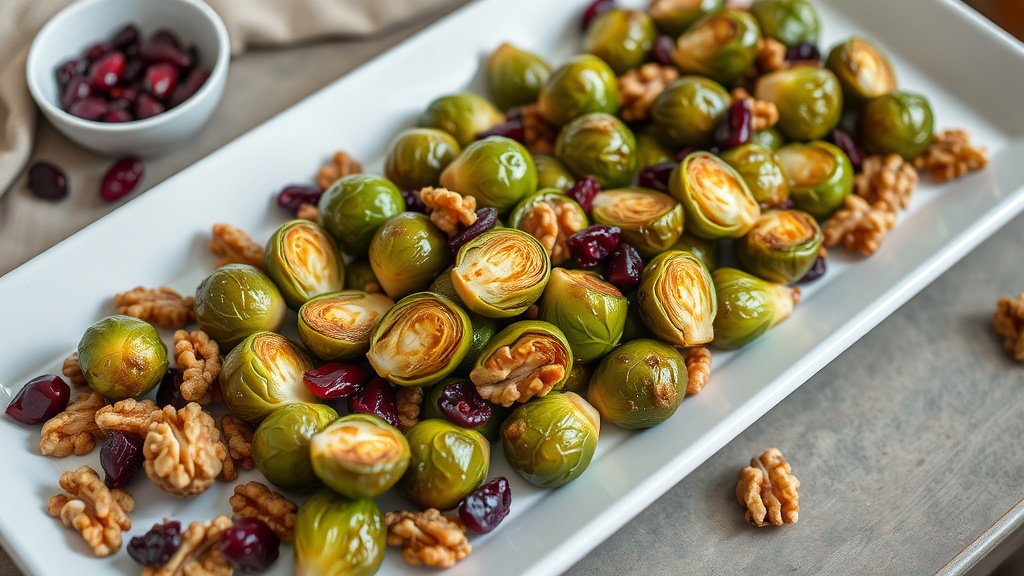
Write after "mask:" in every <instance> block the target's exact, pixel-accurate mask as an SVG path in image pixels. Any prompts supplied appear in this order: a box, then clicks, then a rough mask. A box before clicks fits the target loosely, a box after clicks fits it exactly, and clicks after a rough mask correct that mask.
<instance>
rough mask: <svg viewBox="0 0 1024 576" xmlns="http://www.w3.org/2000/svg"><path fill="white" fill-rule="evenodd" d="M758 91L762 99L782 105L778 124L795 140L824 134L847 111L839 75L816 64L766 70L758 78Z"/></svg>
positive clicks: (818, 136) (759, 98)
mask: <svg viewBox="0 0 1024 576" xmlns="http://www.w3.org/2000/svg"><path fill="white" fill-rule="evenodd" d="M755 94H756V97H757V99H758V100H768V101H770V102H774V103H775V105H776V106H778V108H779V122H778V124H776V125H775V126H776V128H778V129H779V130H780V131H781V132H782V134H783V135H785V136H786V137H787V138H791V139H793V140H818V139H821V138H824V137H825V136H827V135H828V133H829V132H831V131H832V129H833V128H835V127H836V124H838V123H839V117H840V116H841V115H842V112H843V89H842V87H841V86H840V85H839V80H838V79H837V78H836V75H835V74H833V73H831V72H829V71H828V70H825V69H823V68H816V67H814V66H796V67H794V68H789V69H787V70H779V71H777V72H771V73H769V74H765V75H764V76H761V77H760V78H758V79H757V88H756V89H755Z"/></svg>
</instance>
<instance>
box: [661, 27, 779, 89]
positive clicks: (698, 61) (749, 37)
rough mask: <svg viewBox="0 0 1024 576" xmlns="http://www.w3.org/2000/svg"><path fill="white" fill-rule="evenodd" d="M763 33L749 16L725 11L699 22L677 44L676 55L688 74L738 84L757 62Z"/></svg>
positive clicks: (680, 67) (679, 63) (683, 69)
mask: <svg viewBox="0 0 1024 576" xmlns="http://www.w3.org/2000/svg"><path fill="white" fill-rule="evenodd" d="M760 40H761V30H760V28H758V26H757V21H756V20H754V17H753V16H751V15H750V14H748V13H747V12H741V11H739V10H730V9H726V10H721V11H718V12H713V13H711V14H708V15H707V16H704V17H703V18H701V19H700V20H698V21H697V22H696V23H695V24H694V25H693V26H691V27H690V28H689V29H688V30H686V32H683V35H682V36H680V37H679V39H678V40H677V41H676V50H675V52H674V53H673V54H672V59H673V60H674V61H675V63H676V65H677V66H679V69H680V70H682V71H683V73H684V74H701V75H703V76H707V77H708V78H711V79H712V80H715V81H716V82H721V83H723V84H729V83H732V82H733V81H735V80H737V79H738V78H740V77H741V76H743V74H744V73H746V71H747V70H749V69H750V67H751V66H753V65H754V62H755V61H756V60H757V53H758V42H759V41H760Z"/></svg>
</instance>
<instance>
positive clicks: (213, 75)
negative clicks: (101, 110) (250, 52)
mask: <svg viewBox="0 0 1024 576" xmlns="http://www.w3.org/2000/svg"><path fill="white" fill-rule="evenodd" d="M109 1H110V0H77V1H76V2H72V3H71V4H70V5H68V6H66V7H64V8H63V9H61V10H60V11H59V12H57V13H56V14H54V15H53V16H52V17H51V18H50V19H49V20H48V21H47V22H46V24H44V25H43V27H42V28H41V29H40V30H39V32H37V33H36V36H35V38H33V39H32V45H31V46H30V47H29V52H28V58H27V59H26V62H25V80H26V82H27V84H28V90H29V93H31V94H32V99H33V100H35V102H36V105H37V106H39V107H40V108H41V109H43V111H44V112H45V113H46V114H47V115H48V116H51V117H56V118H58V119H60V120H61V121H62V122H65V123H67V124H69V125H71V126H74V127H76V128H80V129H85V130H93V131H96V132H100V133H106V134H125V133H130V132H134V131H138V130H143V129H146V128H152V127H155V126H159V125H161V124H163V123H166V122H173V121H174V120H175V119H176V118H178V117H180V116H182V115H185V114H188V112H189V110H191V109H192V108H195V107H196V106H198V105H199V104H198V102H199V101H200V100H203V99H204V98H206V97H207V96H208V95H209V94H210V93H211V92H213V91H214V90H216V88H215V85H216V84H218V83H220V82H222V81H223V78H224V77H225V76H226V75H227V68H228V63H229V62H230V60H231V40H230V37H229V35H228V30H227V26H225V25H224V21H223V20H221V18H220V15H218V14H217V12H216V11H215V10H214V9H213V8H210V6H209V5H207V4H206V3H205V2H202V1H201V0H159V3H161V4H163V3H169V2H170V1H173V2H176V3H178V4H179V5H185V6H187V7H189V8H191V9H195V10H198V11H199V13H201V14H202V15H203V16H204V17H206V19H207V20H208V21H209V22H210V23H211V24H212V25H213V28H214V33H215V34H216V37H217V56H216V59H215V60H214V63H213V66H212V67H211V68H210V77H209V78H207V80H206V82H205V83H203V86H202V87H201V88H199V90H198V91H196V93H195V94H193V95H192V96H190V97H189V98H188V99H187V100H185V101H184V102H182V103H181V104H179V105H178V106H175V107H174V108H171V109H170V110H166V111H164V112H161V113H160V114H157V115H156V116H151V117H149V118H143V119H142V120H131V121H128V122H99V121H96V120H86V119H84V118H79V117H78V116H75V115H73V114H71V113H69V112H67V111H65V110H63V109H62V108H61V107H60V106H57V105H56V104H54V103H53V102H51V101H50V100H49V99H48V98H46V96H45V95H44V94H43V89H42V87H41V86H40V84H39V82H38V80H37V78H36V75H35V74H34V73H33V70H41V67H42V66H43V63H42V62H39V60H40V58H41V56H40V55H39V52H40V50H41V48H40V46H41V45H42V44H43V41H45V40H46V39H47V38H48V37H49V36H50V35H51V34H53V29H54V28H56V27H57V26H58V25H59V23H60V22H62V21H64V20H67V19H69V18H74V17H76V16H77V15H78V14H79V13H80V12H83V11H85V10H88V9H90V8H92V7H93V6H94V5H97V4H102V3H104V2H109ZM126 22H130V19H129V20H127V21H126ZM39 73H42V72H39ZM58 98H59V96H58Z"/></svg>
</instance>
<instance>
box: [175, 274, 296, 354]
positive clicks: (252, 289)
mask: <svg viewBox="0 0 1024 576" xmlns="http://www.w3.org/2000/svg"><path fill="white" fill-rule="evenodd" d="M195 310H196V322H197V323H198V324H199V328H200V329H201V330H202V331H203V332H206V333H207V334H208V335H209V336H210V338H212V339H213V340H215V341H216V342H217V344H219V345H220V349H221V351H222V352H224V351H227V350H231V348H233V347H234V346H235V345H237V344H238V343H239V342H241V341H242V340H245V339H246V338H247V337H248V336H249V335H250V334H253V333H255V332H260V331H262V330H268V331H271V332H273V331H275V330H278V329H280V328H281V326H282V325H284V319H285V313H286V312H287V311H288V306H287V305H286V304H285V301H284V297H283V296H281V291H280V290H278V288H277V286H276V285H275V284H274V281H273V280H271V279H270V278H268V277H267V275H266V274H264V273H263V272H260V269H259V268H256V267H255V266H250V265H248V264H228V265H226V266H221V267H220V268H218V269H216V270H214V271H213V273H212V274H210V275H209V276H207V277H206V278H205V279H203V281H202V282H200V283H199V287H198V288H196V305H195Z"/></svg>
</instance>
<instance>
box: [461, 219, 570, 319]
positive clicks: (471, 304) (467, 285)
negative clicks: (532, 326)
mask: <svg viewBox="0 0 1024 576" xmlns="http://www.w3.org/2000/svg"><path fill="white" fill-rule="evenodd" d="M550 273H551V261H550V259H549V258H548V254H547V252H545V251H544V247H543V246H541V244H540V242H538V241H537V240H536V238H534V237H533V236H530V235H529V234H527V233H526V232H523V231H522V230H516V229H514V228H495V229H492V230H488V231H487V232H484V233H483V234H481V235H479V236H477V237H476V238H474V239H473V240H471V241H470V242H468V243H467V244H466V245H465V246H463V247H462V248H460V249H459V253H458V254H457V255H456V256H455V267H454V268H452V286H453V287H454V288H455V292H456V293H458V295H459V298H460V299H461V300H462V302H463V303H464V304H465V305H466V307H467V308H469V309H470V310H472V311H473V312H476V313H477V314H482V315H484V316H489V317H491V318H511V317H513V316H518V315H519V314H522V313H523V312H525V311H526V309H527V308H529V307H530V304H533V303H534V302H536V301H537V299H538V298H540V295H541V293H543V292H544V286H545V285H546V284H547V283H548V276H549V275H550Z"/></svg>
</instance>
